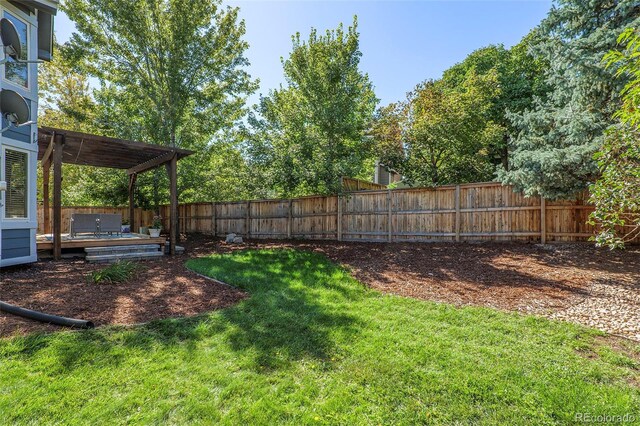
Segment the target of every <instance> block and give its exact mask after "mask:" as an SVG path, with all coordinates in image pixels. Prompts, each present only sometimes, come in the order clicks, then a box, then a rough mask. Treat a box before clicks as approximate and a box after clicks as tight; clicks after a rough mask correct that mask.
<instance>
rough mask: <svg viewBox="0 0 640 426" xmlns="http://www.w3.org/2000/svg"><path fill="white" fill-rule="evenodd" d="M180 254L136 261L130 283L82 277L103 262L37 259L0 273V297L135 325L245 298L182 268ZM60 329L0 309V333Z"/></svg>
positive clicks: (183, 259) (102, 321)
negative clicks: (92, 281) (98, 281)
mask: <svg viewBox="0 0 640 426" xmlns="http://www.w3.org/2000/svg"><path fill="white" fill-rule="evenodd" d="M187 259H188V257H187V256H186V255H180V256H175V257H168V256H167V257H165V258H163V259H162V260H154V261H148V262H141V265H142V267H141V269H140V271H139V272H138V273H137V275H136V277H135V278H134V279H132V280H130V281H129V282H126V283H119V284H89V283H88V282H87V275H88V274H89V273H90V272H91V271H93V270H96V269H101V268H104V267H105V266H106V265H104V264H102V265H95V264H89V263H86V262H84V260H63V261H61V262H50V261H45V262H38V263H36V264H33V265H31V266H23V267H17V268H12V269H7V270H2V271H0V300H3V301H5V302H7V303H11V304H16V305H18V306H21V307H24V308H28V309H34V310H39V311H43V312H47V313H51V314H56V315H62V316H66V317H71V318H80V319H87V320H91V321H93V322H94V323H95V324H96V326H100V325H105V324H136V323H142V322H148V321H151V320H154V319H159V318H169V317H181V316H191V315H196V314H199V313H202V312H207V311H212V310H215V309H221V308H225V307H228V306H231V305H233V304H235V303H237V302H238V301H240V300H242V299H243V298H244V297H246V295H245V293H243V292H242V291H240V290H237V289H234V288H231V287H228V286H225V285H222V284H218V283H216V282H213V281H211V280H208V279H206V278H203V277H201V276H199V275H197V274H194V273H193V272H191V271H189V270H188V269H187V268H185V266H184V263H185V262H186V260H187ZM61 329H63V328H61V327H57V326H54V325H47V324H41V323H38V322H35V321H31V320H27V319H22V318H19V317H16V316H14V315H9V314H4V313H0V336H7V335H12V334H19V333H26V332H31V331H38V330H42V331H53V330H61Z"/></svg>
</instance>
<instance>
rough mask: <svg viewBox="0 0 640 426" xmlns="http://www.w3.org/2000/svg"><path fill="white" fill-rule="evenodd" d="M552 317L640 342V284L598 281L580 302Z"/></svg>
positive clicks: (608, 280) (609, 280) (590, 287)
mask: <svg viewBox="0 0 640 426" xmlns="http://www.w3.org/2000/svg"><path fill="white" fill-rule="evenodd" d="M550 317H551V318H554V319H561V320H565V321H572V322H576V323H579V324H583V325H586V326H589V327H594V328H598V329H600V330H603V331H606V332H608V333H611V334H615V335H618V336H622V337H626V338H629V339H633V340H636V341H640V283H639V282H636V283H635V284H627V283H621V282H618V281H616V280H611V279H600V280H596V281H595V282H593V283H591V285H590V286H589V290H588V295H587V296H586V297H585V298H584V299H583V300H582V301H581V302H579V303H577V304H575V305H573V306H571V307H569V308H567V309H565V310H562V311H559V312H556V313H554V314H552V315H551V316H550Z"/></svg>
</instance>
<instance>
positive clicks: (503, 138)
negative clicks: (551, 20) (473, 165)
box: [442, 31, 548, 170]
mask: <svg viewBox="0 0 640 426" xmlns="http://www.w3.org/2000/svg"><path fill="white" fill-rule="evenodd" d="M536 39H537V34H536V32H535V31H532V32H531V33H529V34H528V35H526V36H525V37H524V38H523V39H522V40H521V41H520V43H518V44H517V45H515V46H513V47H512V48H511V49H505V47H504V46H502V45H490V46H487V47H483V48H481V49H478V50H476V51H474V52H472V53H471V54H470V55H468V56H467V57H466V58H465V59H464V60H463V61H462V62H460V63H459V64H456V65H454V66H453V67H451V68H449V69H447V70H446V71H445V72H444V73H443V76H442V79H443V81H444V84H445V85H446V86H447V87H449V88H451V89H456V88H463V87H464V85H463V83H464V81H465V79H466V76H467V73H468V72H469V71H470V70H472V69H473V70H475V72H476V74H478V75H481V76H484V75H487V74H489V73H494V74H495V75H496V80H497V85H498V86H499V87H500V90H499V91H496V95H495V96H494V97H491V98H487V102H488V103H489V106H488V108H487V109H486V116H485V121H486V122H487V123H489V122H491V123H493V124H494V125H495V126H499V127H500V129H501V131H500V132H496V134H495V136H496V138H495V140H491V141H487V143H488V150H489V158H490V161H491V162H492V163H494V164H496V165H502V167H503V168H504V169H506V170H508V169H509V145H510V142H511V140H512V139H513V138H514V136H515V135H516V133H517V129H516V128H514V126H513V125H512V123H511V119H510V118H509V117H510V114H517V113H522V112H523V111H525V110H527V109H529V108H531V107H532V106H533V99H534V97H535V96H538V97H539V96H543V95H544V93H546V91H547V86H546V85H545V84H544V78H543V77H544V72H545V70H546V69H547V67H548V63H547V62H546V61H545V60H543V59H541V58H535V57H533V56H532V55H531V54H530V53H529V47H530V46H531V45H532V44H534V43H536Z"/></svg>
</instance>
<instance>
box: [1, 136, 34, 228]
mask: <svg viewBox="0 0 640 426" xmlns="http://www.w3.org/2000/svg"><path fill="white" fill-rule="evenodd" d="M4 166H5V168H4V170H5V179H6V181H7V191H6V193H5V217H6V218H8V219H11V218H26V217H27V200H28V197H27V190H28V179H27V173H28V166H29V164H28V155H27V153H26V152H20V151H13V150H10V149H7V150H5V162H4Z"/></svg>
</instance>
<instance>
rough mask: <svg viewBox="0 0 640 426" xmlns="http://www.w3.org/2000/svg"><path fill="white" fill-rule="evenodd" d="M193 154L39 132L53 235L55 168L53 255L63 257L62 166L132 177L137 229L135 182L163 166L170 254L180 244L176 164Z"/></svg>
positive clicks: (131, 208) (131, 214)
mask: <svg viewBox="0 0 640 426" xmlns="http://www.w3.org/2000/svg"><path fill="white" fill-rule="evenodd" d="M191 154H193V151H189V150H186V149H180V148H173V147H166V146H160V145H152V144H147V143H143V142H137V141H131V140H126V139H117V138H110V137H106V136H99V135H93V134H89V133H81V132H74V131H70V130H63V129H57V128H53V127H40V128H39V129H38V160H40V161H41V162H42V170H43V202H44V214H45V217H44V222H45V223H44V225H45V232H46V233H50V232H51V221H50V218H49V180H50V169H51V166H52V165H53V255H54V258H55V259H59V258H60V257H61V253H62V246H61V241H62V238H61V233H62V164H63V163H66V164H77V165H81V166H94V167H106V168H112V169H123V170H126V171H127V174H128V175H129V219H130V223H131V226H132V228H133V229H135V226H134V220H135V217H134V207H135V206H134V199H133V193H134V188H135V182H136V178H137V175H138V174H139V173H143V172H146V171H148V170H152V169H155V168H157V167H160V166H162V165H165V166H166V167H167V172H168V174H169V182H170V184H169V189H170V204H171V217H170V229H169V235H170V237H169V240H170V250H171V254H174V253H175V245H176V242H177V224H178V220H177V215H178V194H177V192H178V191H177V163H178V160H179V159H181V158H184V157H186V156H188V155H191Z"/></svg>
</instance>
